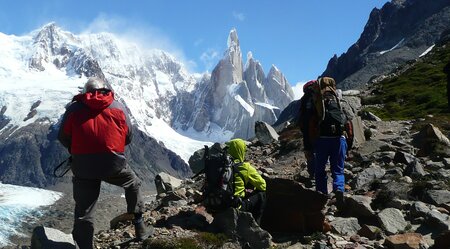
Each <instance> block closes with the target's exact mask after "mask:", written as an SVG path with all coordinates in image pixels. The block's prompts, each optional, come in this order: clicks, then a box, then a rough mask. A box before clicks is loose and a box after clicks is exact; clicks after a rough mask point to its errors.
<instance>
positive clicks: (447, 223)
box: [425, 209, 450, 231]
mask: <svg viewBox="0 0 450 249" xmlns="http://www.w3.org/2000/svg"><path fill="white" fill-rule="evenodd" d="M425 220H426V222H427V224H428V225H429V226H431V227H434V228H437V229H440V230H441V231H448V230H450V217H449V216H448V215H446V214H443V213H441V212H439V211H437V210H435V209H433V210H431V211H430V212H428V213H427V216H426V219H425Z"/></svg>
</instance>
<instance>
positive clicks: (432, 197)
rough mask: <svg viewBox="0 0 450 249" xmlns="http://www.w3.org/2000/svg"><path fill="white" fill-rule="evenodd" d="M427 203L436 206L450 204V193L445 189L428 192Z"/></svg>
mask: <svg viewBox="0 0 450 249" xmlns="http://www.w3.org/2000/svg"><path fill="white" fill-rule="evenodd" d="M426 201H427V202H429V203H431V204H433V205H436V206H439V205H441V204H444V203H450V191H448V190H444V189H439V190H428V191H427V194H426Z"/></svg>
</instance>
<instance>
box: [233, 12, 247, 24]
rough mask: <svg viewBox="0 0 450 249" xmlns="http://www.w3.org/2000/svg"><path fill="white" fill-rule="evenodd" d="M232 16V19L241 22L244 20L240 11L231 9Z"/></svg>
mask: <svg viewBox="0 0 450 249" xmlns="http://www.w3.org/2000/svg"><path fill="white" fill-rule="evenodd" d="M233 17H234V19H236V20H238V21H241V22H242V21H244V20H245V15H244V13H242V12H237V11H233Z"/></svg>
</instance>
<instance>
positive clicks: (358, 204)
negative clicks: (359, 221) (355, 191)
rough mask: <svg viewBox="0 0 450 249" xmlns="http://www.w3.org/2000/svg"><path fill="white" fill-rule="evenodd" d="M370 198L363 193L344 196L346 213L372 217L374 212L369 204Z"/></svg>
mask: <svg viewBox="0 0 450 249" xmlns="http://www.w3.org/2000/svg"><path fill="white" fill-rule="evenodd" d="M371 203H372V198H371V197H369V196H363V195H353V196H349V197H346V198H345V209H346V213H347V214H349V215H350V216H352V217H372V216H374V215H375V212H374V211H373V210H372V207H371V206H370V204H371Z"/></svg>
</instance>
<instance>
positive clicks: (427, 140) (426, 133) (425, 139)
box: [413, 124, 450, 156]
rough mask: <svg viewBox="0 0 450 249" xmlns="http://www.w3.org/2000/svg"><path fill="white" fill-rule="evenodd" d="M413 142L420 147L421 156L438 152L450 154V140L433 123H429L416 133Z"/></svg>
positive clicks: (419, 153)
mask: <svg viewBox="0 0 450 249" xmlns="http://www.w3.org/2000/svg"><path fill="white" fill-rule="evenodd" d="M413 143H414V144H415V146H416V147H418V148H419V149H420V151H419V152H418V153H417V154H418V155H419V156H427V155H431V154H434V153H436V152H439V153H441V154H442V153H445V154H447V155H450V140H449V139H448V138H447V137H446V136H445V135H444V134H442V132H441V131H440V130H439V129H438V128H437V127H435V126H434V125H432V124H427V125H426V126H425V127H424V128H423V129H422V130H421V131H420V132H419V133H418V134H417V135H415V136H414V140H413ZM436 145H440V146H436ZM437 150H439V151H437Z"/></svg>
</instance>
